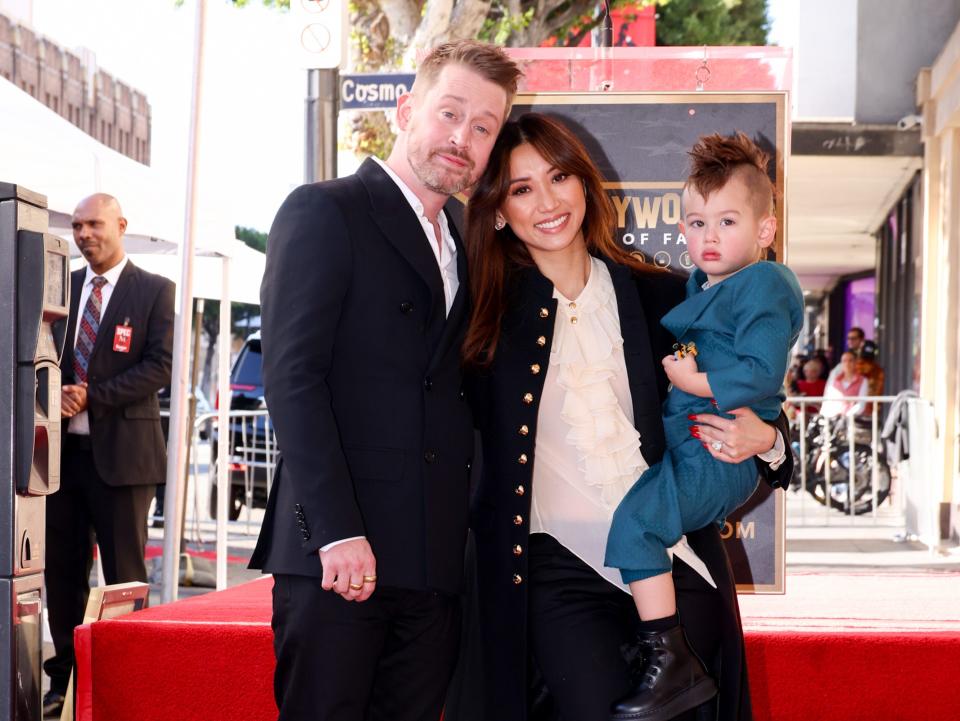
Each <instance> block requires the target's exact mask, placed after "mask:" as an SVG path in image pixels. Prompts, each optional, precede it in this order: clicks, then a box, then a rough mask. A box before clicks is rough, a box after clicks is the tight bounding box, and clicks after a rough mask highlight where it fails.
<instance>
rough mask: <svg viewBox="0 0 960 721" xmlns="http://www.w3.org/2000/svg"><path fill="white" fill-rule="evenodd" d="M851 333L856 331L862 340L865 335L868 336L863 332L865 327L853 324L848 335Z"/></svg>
mask: <svg viewBox="0 0 960 721" xmlns="http://www.w3.org/2000/svg"><path fill="white" fill-rule="evenodd" d="M851 333H856V334H857V336H858V337H859V338H860V340H863V339H864V337H866V334H865V333H864V332H863V328H861V327H860V326H857V325H855V326H853V327H852V328H851V329H850V330H848V331H847V335H850V334H851Z"/></svg>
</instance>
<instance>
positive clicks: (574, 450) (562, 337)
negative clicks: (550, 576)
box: [530, 258, 710, 588]
mask: <svg viewBox="0 0 960 721" xmlns="http://www.w3.org/2000/svg"><path fill="white" fill-rule="evenodd" d="M553 297H554V298H556V299H557V314H556V319H555V321H554V323H555V325H554V333H553V346H552V348H551V349H550V364H549V367H548V368H547V375H546V378H545V379H544V384H543V395H542V397H541V400H540V410H539V415H538V418H537V440H536V455H535V458H536V462H535V463H534V468H533V483H532V485H533V495H532V498H531V509H530V531H531V532H532V533H549V534H550V535H551V536H553V537H554V538H556V539H557V540H558V541H560V543H562V544H563V545H564V546H565V547H566V548H568V549H569V550H570V551H571V552H572V553H573V554H574V555H576V556H578V557H579V558H580V559H581V560H583V561H584V562H585V563H586V564H587V565H589V566H590V567H591V568H593V569H594V570H595V571H597V573H599V574H600V575H601V576H603V577H604V578H606V579H607V580H609V581H610V582H611V583H613V584H614V585H616V586H619V587H621V588H625V587H624V586H623V585H622V583H621V581H620V573H619V571H618V570H617V569H614V568H607V567H605V566H604V565H603V559H604V554H605V552H606V545H607V531H608V530H609V529H610V521H611V518H612V517H613V512H614V510H615V509H616V508H617V505H619V503H620V501H621V500H622V499H623V497H624V495H626V493H627V491H628V490H629V489H630V487H631V486H632V485H633V483H634V482H635V481H636V480H637V478H639V477H640V475H641V474H642V473H643V472H644V471H645V470H646V469H647V463H646V461H645V460H644V458H643V455H641V453H640V444H641V438H640V434H639V433H638V432H637V429H636V428H635V427H634V423H633V420H634V419H633V398H632V397H631V395H630V385H629V383H628V380H627V367H626V362H625V360H624V357H623V337H622V336H621V334H620V315H619V313H618V309H617V297H616V293H615V291H614V288H613V280H612V279H611V278H610V271H609V270H607V266H606V265H605V264H604V263H603V261H601V260H599V259H597V258H591V261H590V277H589V278H588V279H587V284H586V285H585V286H584V288H583V290H582V291H581V292H580V295H579V296H578V297H577V298H576V299H574V300H570V299H569V298H565V297H564V296H563V295H562V294H561V293H560V292H559V291H558V290H556V289H554V292H553ZM674 551H676V552H678V553H679V555H681V557H683V559H684V561H687V562H688V563H691V565H693V566H694V567H695V568H697V570H698V571H699V572H701V575H703V572H704V571H705V568H704V567H703V564H702V562H700V561H699V559H697V558H696V556H694V555H693V552H692V551H691V550H690V549H689V548H688V547H683V548H677V547H675V548H674ZM706 577H707V578H708V580H710V579H709V574H707V576H706Z"/></svg>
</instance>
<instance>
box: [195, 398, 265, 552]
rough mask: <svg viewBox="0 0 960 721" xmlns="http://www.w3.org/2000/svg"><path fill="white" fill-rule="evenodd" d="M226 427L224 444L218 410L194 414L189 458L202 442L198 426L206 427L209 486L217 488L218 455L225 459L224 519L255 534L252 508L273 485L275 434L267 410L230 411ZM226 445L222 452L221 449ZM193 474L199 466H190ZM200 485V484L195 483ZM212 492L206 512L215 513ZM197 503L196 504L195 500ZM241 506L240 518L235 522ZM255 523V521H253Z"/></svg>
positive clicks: (258, 505)
mask: <svg viewBox="0 0 960 721" xmlns="http://www.w3.org/2000/svg"><path fill="white" fill-rule="evenodd" d="M227 415H228V418H229V428H228V433H227V437H226V445H224V443H223V434H222V433H221V432H220V429H219V427H218V424H217V417H218V414H217V413H215V412H213V413H205V414H202V415H200V416H198V417H197V419H196V420H195V421H194V424H193V436H192V439H191V444H192V445H191V458H193V459H198V458H200V453H199V452H197V451H198V450H199V446H200V445H201V444H202V443H203V440H202V435H203V434H202V430H203V429H204V427H207V428H208V429H209V438H210V443H211V448H210V462H209V465H208V468H207V478H208V480H209V487H210V488H211V489H215V488H217V484H216V479H217V464H219V463H220V462H221V459H222V460H223V461H224V462H226V463H228V464H229V466H228V468H229V479H230V484H229V485H230V488H229V491H228V493H229V495H228V504H227V508H228V518H227V519H226V520H228V521H229V522H231V527H235V528H236V530H238V531H239V530H240V526H241V525H242V526H243V530H242V532H244V533H246V534H248V535H256V534H257V533H259V531H260V524H259V521H254V519H253V510H254V508H255V507H256V508H262V507H265V506H266V500H267V496H268V495H269V493H270V488H271V487H272V485H273V477H274V474H275V473H276V469H277V460H278V456H279V449H278V448H277V438H276V434H275V433H274V430H273V424H272V423H271V422H270V415H269V413H268V411H266V410H265V409H264V410H248V411H230V412H229V413H228V414H227ZM224 448H226V449H227V451H226V453H223V452H222V449H224ZM193 475H194V477H195V478H199V476H200V469H199V468H198V467H196V466H195V467H194V469H193ZM196 488H197V489H199V488H200V484H196ZM219 492H220V489H217V491H216V493H217V494H219ZM215 501H216V496H215V495H214V492H213V491H212V490H211V492H210V504H209V508H210V516H211V517H212V518H215V517H216V513H215V508H216V502H215ZM198 505H199V504H198ZM241 509H243V510H244V513H243V515H244V518H243V520H242V521H240V522H239V523H235V522H236V521H238V520H239V519H240V515H241ZM254 524H255V525H254Z"/></svg>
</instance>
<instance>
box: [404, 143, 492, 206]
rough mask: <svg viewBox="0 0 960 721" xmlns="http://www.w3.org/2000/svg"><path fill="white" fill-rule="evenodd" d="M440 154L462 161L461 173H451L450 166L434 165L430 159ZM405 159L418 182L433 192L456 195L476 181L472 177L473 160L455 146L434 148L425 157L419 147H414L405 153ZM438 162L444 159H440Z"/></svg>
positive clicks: (452, 171) (453, 171)
mask: <svg viewBox="0 0 960 721" xmlns="http://www.w3.org/2000/svg"><path fill="white" fill-rule="evenodd" d="M440 154H443V155H449V156H452V157H454V158H459V159H460V160H462V161H464V162H465V163H466V166H465V167H464V168H463V171H462V172H461V174H458V175H453V174H454V173H456V171H455V170H453V169H452V168H451V169H443V168H440V167H437V166H436V165H434V164H433V163H432V162H431V161H432V160H433V158H434V157H435V156H437V155H440ZM407 161H408V162H409V163H410V167H411V168H412V169H413V172H414V174H415V175H416V176H417V178H419V180H420V182H421V183H423V184H424V185H425V186H427V187H428V188H429V189H430V190H432V191H433V192H435V193H441V194H443V195H456V194H457V193H459V192H461V191H463V190H466V189H467V188H469V187H470V186H471V185H473V184H474V183H475V182H476V178H474V177H473V169H474V167H475V164H474V162H473V161H472V160H471V159H470V157H469V156H467V155H466V153H464V152H463V151H462V150H458V149H457V148H453V147H450V148H434V149H432V150H430V151H429V153H427V156H426V158H424V157H422V154H421V153H420V152H419V148H414V149H413V150H411V152H409V153H408V154H407ZM440 162H444V161H442V160H441V161H440Z"/></svg>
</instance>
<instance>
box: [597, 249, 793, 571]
mask: <svg viewBox="0 0 960 721" xmlns="http://www.w3.org/2000/svg"><path fill="white" fill-rule="evenodd" d="M706 280H707V278H706V275H705V274H704V273H703V271H700V270H696V271H694V273H693V274H692V275H691V276H690V279H689V281H688V282H687V299H686V300H685V301H684V302H683V303H681V304H680V305H678V306H677V307H676V308H674V309H673V310H671V311H670V312H669V313H667V314H666V315H665V316H664V317H663V318H662V319H661V321H660V322H661V323H662V324H663V326H664V327H665V328H666V329H667V330H669V331H670V332H671V333H672V334H673V335H674V337H675V338H677V339H678V340H679V341H681V342H683V343H690V342H694V343H696V346H697V367H698V368H699V370H700V371H702V372H706V374H707V379H708V381H709V382H710V388H711V389H712V390H713V393H714V398H715V400H716V401H717V406H718V408H719V409H720V411H721V412H728V411H731V410H733V409H735V408H742V407H745V406H748V407H750V408H751V409H752V410H753V411H754V412H755V413H756V414H757V415H758V416H760V418H762V419H764V420H767V421H771V420H774V419H775V418H777V416H779V414H780V409H781V405H782V404H783V401H784V398H785V394H784V392H783V377H784V374H785V373H786V370H787V362H788V360H789V354H790V349H791V348H792V347H793V345H794V343H796V340H797V337H798V336H799V334H800V329H801V328H802V326H803V292H802V291H801V290H800V284H799V283H798V282H797V278H796V276H795V275H794V274H793V272H792V271H791V270H789V269H788V268H787V267H786V266H784V265H781V264H779V263H774V262H770V261H760V262H758V263H755V264H753V265H750V266H747V267H746V268H744V269H743V270H741V271H739V272H737V273H735V274H734V275H732V276H730V277H728V278H726V279H725V280H723V281H721V282H719V283H716V284H714V285H711V286H710V287H708V288H707V289H706V290H704V289H703V284H704V283H705V281H706ZM715 412H716V409H715V408H714V407H713V405H712V404H711V403H710V399H709V398H700V397H698V396H694V395H691V394H689V393H685V392H684V391H681V390H680V389H679V388H671V389H670V392H669V394H668V395H667V400H666V401H665V402H664V404H663V425H664V430H665V432H666V441H667V450H666V452H665V453H664V457H663V460H662V461H660V462H659V463H657V464H655V465H654V466H651V467H650V469H649V470H647V471H646V472H644V474H643V475H642V476H640V478H639V479H638V480H637V482H636V483H635V484H634V485H633V487H632V488H631V489H630V491H628V492H627V495H626V496H625V497H624V498H623V501H621V503H620V505H619V506H618V507H617V510H616V511H615V513H614V516H613V521H612V523H611V526H610V534H609V536H608V538H607V552H606V560H605V563H606V565H607V566H611V567H615V568H619V569H620V571H621V575H622V577H623V581H624V583H630V582H631V581H637V580H640V579H643V578H649V577H651V576H656V575H659V574H661V573H667V572H668V571H669V570H670V566H671V563H670V557H669V556H668V554H667V551H666V549H668V548H670V547H671V546H673V545H674V544H675V543H677V541H679V540H680V537H681V536H682V535H683V534H684V533H687V532H689V531H695V530H697V529H700V528H703V527H705V526H707V525H709V524H711V523H722V522H723V520H724V519H725V518H726V517H727V515H728V514H729V513H730V512H732V511H733V510H735V509H736V508H737V507H739V506H740V505H742V504H743V503H744V502H745V501H746V500H747V499H748V498H749V497H750V496H751V495H752V494H753V491H754V490H755V489H756V486H757V466H756V464H755V463H754V460H753V458H749V459H747V460H745V461H743V462H741V463H737V464H732V463H723V462H721V461H718V460H716V459H715V458H713V457H712V456H711V455H710V453H709V452H708V451H707V450H706V449H705V448H704V447H703V445H702V443H701V441H700V440H698V439H696V438H694V437H692V436H691V435H690V425H691V422H690V420H689V419H688V418H687V416H688V415H691V414H697V413H715ZM642 442H643V439H641V443H642Z"/></svg>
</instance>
